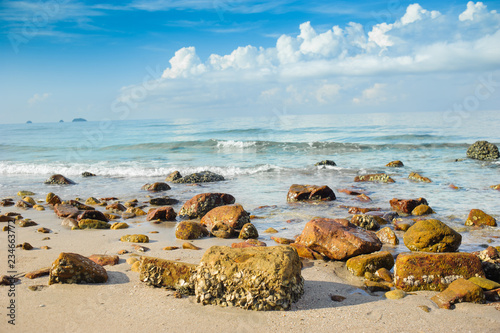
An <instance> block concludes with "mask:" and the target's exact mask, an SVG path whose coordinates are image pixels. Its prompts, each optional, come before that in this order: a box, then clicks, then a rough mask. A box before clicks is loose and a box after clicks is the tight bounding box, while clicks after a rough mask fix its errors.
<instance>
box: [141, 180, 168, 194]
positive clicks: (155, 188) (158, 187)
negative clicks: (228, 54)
mask: <svg viewBox="0 0 500 333" xmlns="http://www.w3.org/2000/svg"><path fill="white" fill-rule="evenodd" d="M141 190H145V191H150V192H162V191H168V190H170V186H168V184H167V183H162V182H156V183H153V184H146V185H143V186H142V187H141Z"/></svg>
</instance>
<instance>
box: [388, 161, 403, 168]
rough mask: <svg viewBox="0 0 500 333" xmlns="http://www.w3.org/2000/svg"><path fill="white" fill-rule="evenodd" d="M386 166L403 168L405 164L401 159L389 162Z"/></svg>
mask: <svg viewBox="0 0 500 333" xmlns="http://www.w3.org/2000/svg"><path fill="white" fill-rule="evenodd" d="M385 166H386V167H390V168H402V167H404V164H403V162H401V161H392V162H389V163H387V164H386V165H385Z"/></svg>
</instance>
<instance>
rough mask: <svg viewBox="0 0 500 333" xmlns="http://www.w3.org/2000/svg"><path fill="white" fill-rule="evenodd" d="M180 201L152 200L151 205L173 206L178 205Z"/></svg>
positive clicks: (165, 198)
mask: <svg viewBox="0 0 500 333" xmlns="http://www.w3.org/2000/svg"><path fill="white" fill-rule="evenodd" d="M178 203H179V200H177V199H174V198H169V197H161V198H151V199H150V200H149V204H150V205H153V206H171V205H175V204H178Z"/></svg>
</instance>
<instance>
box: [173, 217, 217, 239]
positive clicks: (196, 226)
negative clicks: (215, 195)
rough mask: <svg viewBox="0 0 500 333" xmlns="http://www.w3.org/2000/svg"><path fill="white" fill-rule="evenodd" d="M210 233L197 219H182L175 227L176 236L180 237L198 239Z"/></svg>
mask: <svg viewBox="0 0 500 333" xmlns="http://www.w3.org/2000/svg"><path fill="white" fill-rule="evenodd" d="M208 235H209V232H208V230H207V229H206V228H205V227H204V226H203V225H201V224H200V223H199V222H197V221H191V220H188V221H182V222H180V223H179V224H178V225H177V228H175V237H176V238H178V239H198V238H201V237H204V236H208Z"/></svg>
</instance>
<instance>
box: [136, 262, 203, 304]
mask: <svg viewBox="0 0 500 333" xmlns="http://www.w3.org/2000/svg"><path fill="white" fill-rule="evenodd" d="M196 266H197V265H194V264H187V263H183V262H177V261H171V260H165V259H160V258H151V257H142V258H141V266H140V267H139V272H140V275H139V279H140V280H141V281H142V282H145V283H146V284H148V285H150V286H154V287H164V288H168V289H174V290H178V291H180V292H181V293H182V294H186V295H191V294H194V283H193V282H194V281H192V279H191V277H192V276H193V274H194V273H196Z"/></svg>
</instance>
